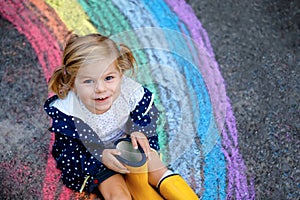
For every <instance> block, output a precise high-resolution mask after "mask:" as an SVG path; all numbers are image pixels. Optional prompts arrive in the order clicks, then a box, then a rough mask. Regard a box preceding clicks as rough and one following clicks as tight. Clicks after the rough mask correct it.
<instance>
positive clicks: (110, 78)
mask: <svg viewBox="0 0 300 200" xmlns="http://www.w3.org/2000/svg"><path fill="white" fill-rule="evenodd" d="M113 78H114V77H113V76H108V77H106V78H105V80H106V81H110V80H112V79H113Z"/></svg>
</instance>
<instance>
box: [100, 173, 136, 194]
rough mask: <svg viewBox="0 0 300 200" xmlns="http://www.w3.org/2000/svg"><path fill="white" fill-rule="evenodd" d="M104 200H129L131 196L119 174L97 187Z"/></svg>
mask: <svg viewBox="0 0 300 200" xmlns="http://www.w3.org/2000/svg"><path fill="white" fill-rule="evenodd" d="M99 190H100V192H101V194H102V195H103V197H104V198H105V200H130V199H131V195H130V193H129V190H128V188H127V186H126V183H125V180H124V178H123V176H122V175H121V174H116V175H113V176H111V177H109V178H108V179H106V180H105V181H103V182H102V183H101V184H100V185H99Z"/></svg>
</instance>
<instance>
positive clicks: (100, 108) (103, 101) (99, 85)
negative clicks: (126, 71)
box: [73, 61, 122, 114]
mask: <svg viewBox="0 0 300 200" xmlns="http://www.w3.org/2000/svg"><path fill="white" fill-rule="evenodd" d="M121 82H122V74H121V72H119V70H118V69H117V65H116V62H113V63H111V64H109V63H108V62H105V61H104V62H102V61H95V62H92V63H86V64H85V65H84V66H82V67H80V69H79V70H78V73H77V76H76V78H75V83H74V88H73V91H74V92H75V93H76V94H77V95H78V97H79V98H80V100H81V101H82V103H83V104H84V105H85V107H86V108H87V109H88V110H89V111H90V112H92V113H94V114H103V113H105V112H106V111H108V110H109V109H110V108H111V106H112V104H113V102H114V101H115V100H116V99H117V98H118V96H119V95H120V92H121Z"/></svg>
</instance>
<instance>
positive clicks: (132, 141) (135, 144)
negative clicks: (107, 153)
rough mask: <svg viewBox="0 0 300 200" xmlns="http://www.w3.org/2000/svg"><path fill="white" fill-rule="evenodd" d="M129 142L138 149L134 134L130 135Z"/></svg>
mask: <svg viewBox="0 0 300 200" xmlns="http://www.w3.org/2000/svg"><path fill="white" fill-rule="evenodd" d="M131 143H132V146H133V148H134V149H138V144H137V139H136V137H135V136H134V135H131Z"/></svg>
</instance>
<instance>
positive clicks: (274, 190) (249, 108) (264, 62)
mask: <svg viewBox="0 0 300 200" xmlns="http://www.w3.org/2000/svg"><path fill="white" fill-rule="evenodd" d="M188 2H189V4H190V5H191V6H192V7H193V9H194V11H195V12H196V15H197V17H198V18H199V20H200V21H201V23H202V25H203V27H204V28H205V29H206V31H207V32H208V35H209V38H210V41H211V44H212V46H213V49H214V53H215V56H216V60H217V62H218V64H219V67H220V71H221V73H222V75H223V78H224V79H225V82H226V92H227V95H228V96H229V98H230V100H231V104H232V107H233V112H234V115H235V117H236V122H237V129H238V132H239V149H240V150H241V152H242V155H243V158H244V160H245V163H246V166H247V169H248V174H249V175H250V176H252V177H253V178H254V184H255V193H256V199H299V198H300V167H299V166H300V153H299V151H300V106H299V104H300V2H299V1H295V0H292V1H284V0H278V1H268V0H254V1H245V0H243V1H235V0H226V1H222V0H212V1H200V0H190V1H188Z"/></svg>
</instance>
